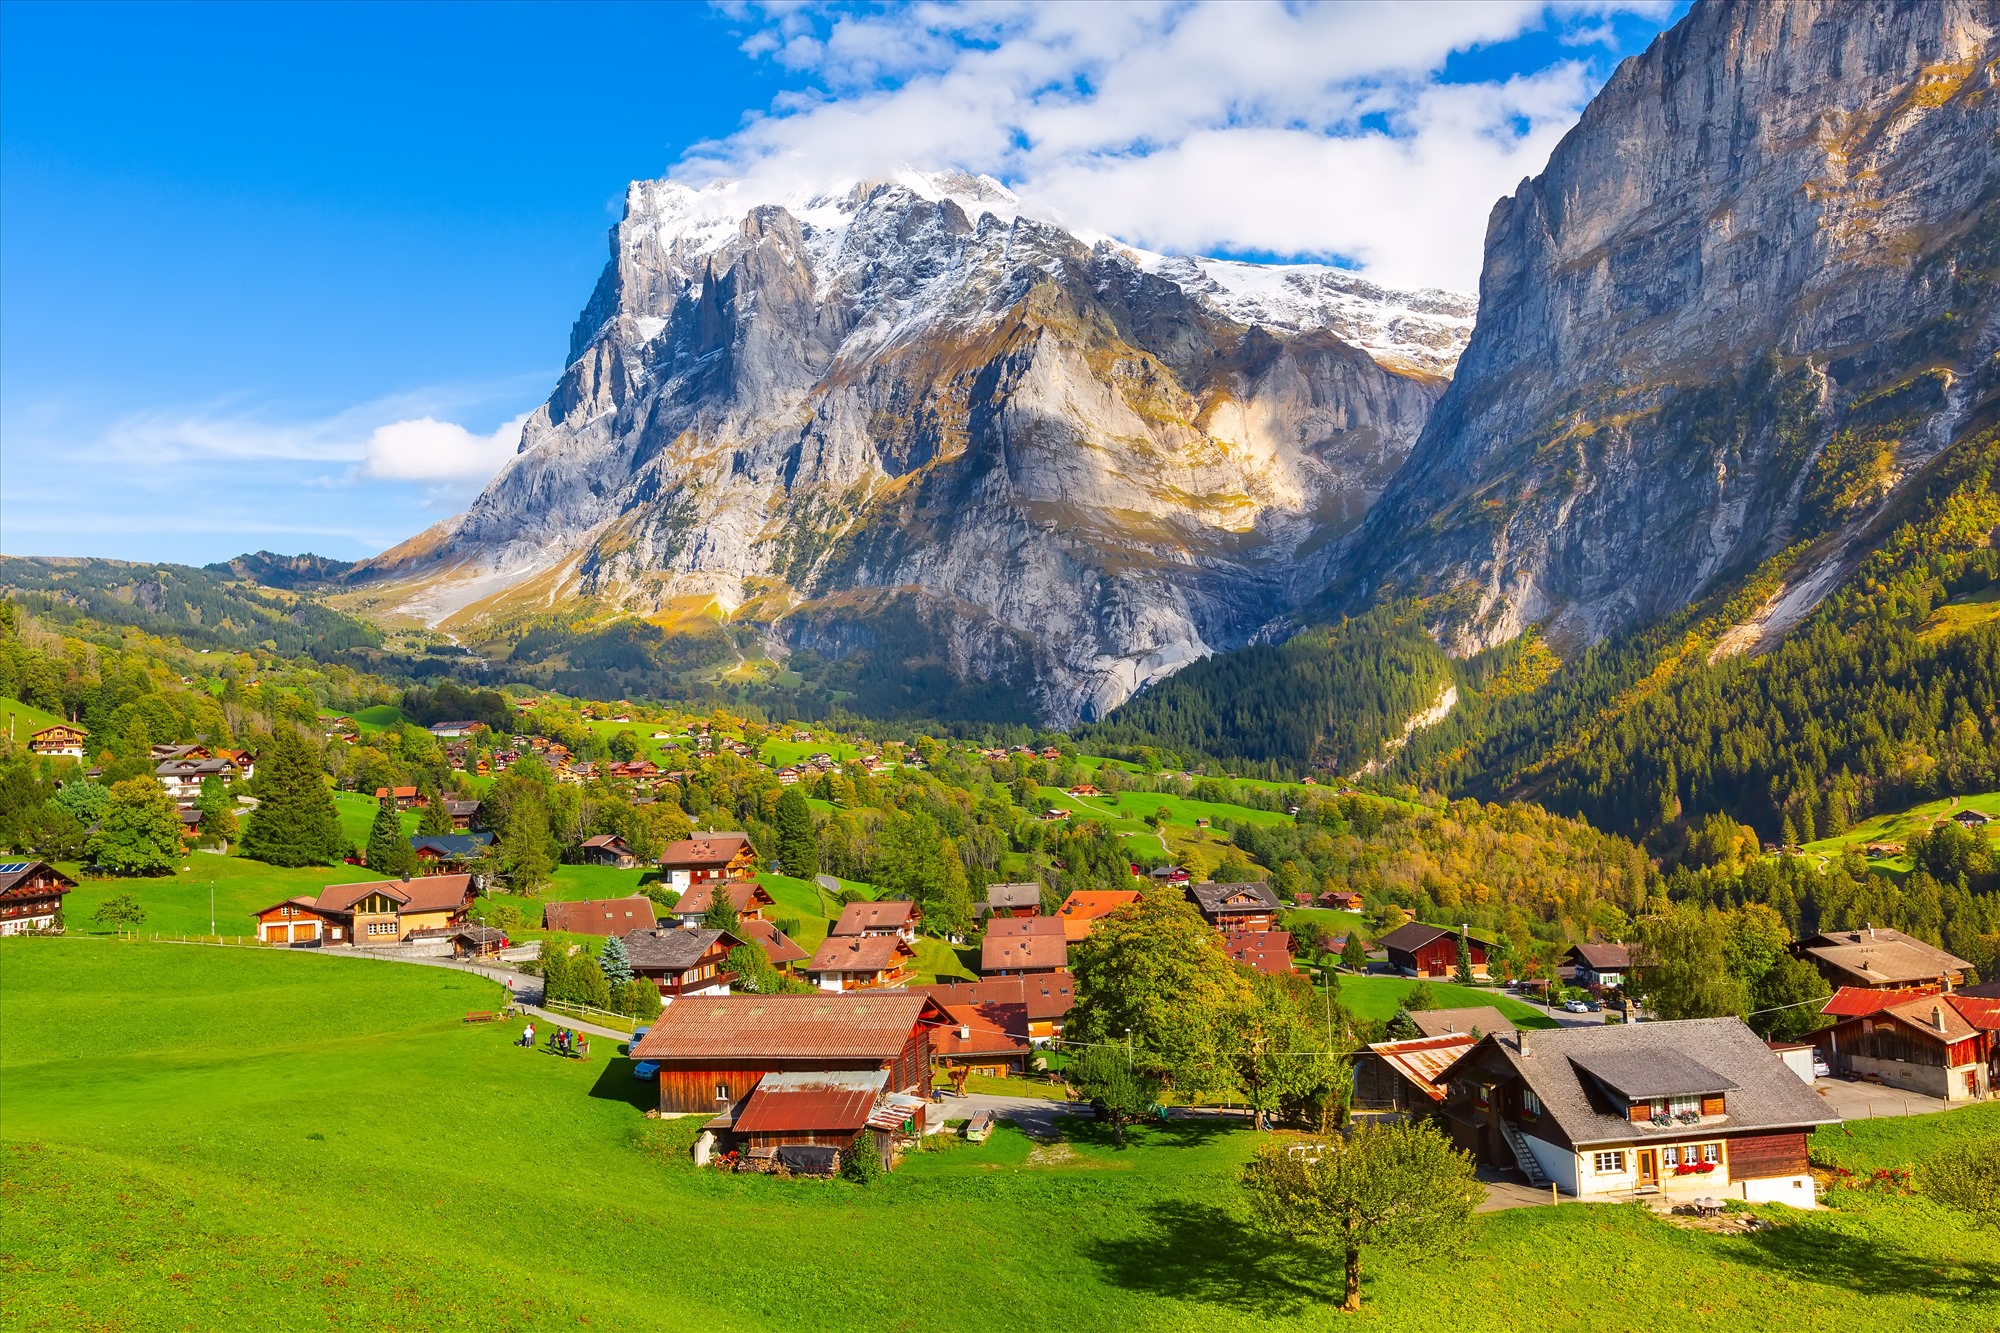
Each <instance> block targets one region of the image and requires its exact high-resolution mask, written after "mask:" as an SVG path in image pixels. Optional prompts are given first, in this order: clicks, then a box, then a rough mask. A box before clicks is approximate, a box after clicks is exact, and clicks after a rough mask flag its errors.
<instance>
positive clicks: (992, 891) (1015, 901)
mask: <svg viewBox="0 0 2000 1333" xmlns="http://www.w3.org/2000/svg"><path fill="white" fill-rule="evenodd" d="M986 901H987V903H988V904H989V905H991V906H993V907H1040V906H1041V905H1042V886H1041V885H1039V884H989V885H987V886H986Z"/></svg>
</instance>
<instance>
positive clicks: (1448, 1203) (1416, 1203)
mask: <svg viewBox="0 0 2000 1333" xmlns="http://www.w3.org/2000/svg"><path fill="white" fill-rule="evenodd" d="M1243 1184H1244V1187H1245V1189H1247V1190H1248V1191H1249V1194H1250V1205H1251V1208H1252V1210H1253V1211H1254V1212H1255V1213H1256V1216H1257V1220H1258V1221H1259V1222H1260V1223H1262V1224H1263V1225H1264V1227H1265V1228H1266V1229H1268V1230H1270V1231H1272V1232H1275V1233H1276V1234H1278V1235H1280V1236H1285V1237H1288V1238H1290V1239H1292V1240H1295V1241H1299V1242H1303V1243H1305V1244H1308V1245H1317V1246H1319V1247H1321V1248H1323V1249H1326V1250H1329V1251H1331V1252H1333V1253H1335V1254H1338V1255H1340V1256H1341V1257H1342V1258H1344V1259H1345V1261H1346V1267H1347V1288H1346V1295H1345V1297H1344V1298H1343V1299H1342V1301H1341V1303H1340V1308H1341V1309H1343V1310H1348V1311H1354V1310H1359V1309H1360V1308H1361V1251H1362V1248H1363V1247H1364V1246H1371V1245H1373V1246H1382V1247H1386V1248H1391V1249H1399V1248H1415V1247H1422V1248H1424V1249H1426V1250H1430V1249H1435V1248H1437V1247H1440V1246H1447V1245H1450V1244H1452V1243H1453V1242H1455V1241H1457V1240H1459V1239H1460V1238H1462V1237H1463V1236H1464V1235H1465V1233H1466V1231H1467V1230H1468V1228H1469V1227H1470V1226H1471V1222H1472V1210H1473V1209H1474V1208H1475V1207H1477V1206H1478V1205H1479V1201H1480V1200H1481V1199H1483V1198H1485V1197H1486V1187H1485V1186H1484V1185H1481V1184H1480V1183H1479V1181H1478V1180H1477V1179H1476V1178H1475V1177H1474V1176H1473V1170H1472V1158H1471V1157H1470V1156H1468V1155H1467V1154H1465V1153H1462V1152H1459V1151H1458V1150H1457V1149H1455V1148H1453V1147H1452V1146H1451V1144H1450V1142H1449V1141H1448V1140H1446V1139H1445V1137H1444V1136H1443V1135H1441V1134H1439V1133H1438V1132H1437V1131H1436V1130H1434V1129H1432V1128H1431V1127H1430V1126H1428V1125H1420V1124H1396V1125H1383V1126H1378V1125H1372V1124H1360V1125H1356V1126H1355V1128H1354V1131H1353V1133H1352V1134H1351V1135H1350V1136H1349V1137H1348V1138H1347V1139H1346V1140H1345V1141H1341V1140H1338V1139H1336V1140H1335V1141H1333V1142H1332V1143H1329V1144H1326V1145H1325V1146H1324V1147H1320V1146H1319V1145H1306V1144H1302V1143H1296V1142H1294V1143H1286V1142H1277V1143H1271V1144H1267V1145H1266V1146H1265V1147H1264V1148H1263V1149H1262V1150H1260V1151H1259V1152H1258V1154H1257V1156H1256V1157H1255V1158H1254V1159H1252V1161H1251V1162H1250V1164H1249V1165H1248V1166H1247V1167H1245V1168H1244V1170H1243Z"/></svg>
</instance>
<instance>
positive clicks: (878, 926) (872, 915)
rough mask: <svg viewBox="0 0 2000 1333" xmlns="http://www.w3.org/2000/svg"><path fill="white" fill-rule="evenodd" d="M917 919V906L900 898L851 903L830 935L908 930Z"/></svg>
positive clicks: (835, 923) (844, 908)
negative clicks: (865, 931) (866, 931)
mask: <svg viewBox="0 0 2000 1333" xmlns="http://www.w3.org/2000/svg"><path fill="white" fill-rule="evenodd" d="M916 919H917V905H916V904H915V903H913V902H906V901H904V900H902V899H898V898H884V899H882V900H881V901H880V902H857V903H849V904H848V905H847V906H845V907H843V908H841V909H840V920H838V921H836V922H834V923H833V929H832V930H830V931H828V932H827V934H829V935H859V934H860V933H861V932H863V931H864V930H907V929H909V927H910V926H911V925H913V924H914V923H915V922H916Z"/></svg>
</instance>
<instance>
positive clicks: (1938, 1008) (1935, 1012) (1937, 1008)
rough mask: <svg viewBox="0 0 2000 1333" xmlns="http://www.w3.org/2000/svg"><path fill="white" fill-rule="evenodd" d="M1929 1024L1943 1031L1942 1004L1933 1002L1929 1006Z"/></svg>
mask: <svg viewBox="0 0 2000 1333" xmlns="http://www.w3.org/2000/svg"><path fill="white" fill-rule="evenodd" d="M1931 1026H1932V1027H1934V1028H1936V1029H1937V1030H1938V1031H1939V1032H1943V1031H1944V1030H1945V1027H1944V1007H1943V1006H1942V1005H1936V1004H1934V1005H1932V1006H1931Z"/></svg>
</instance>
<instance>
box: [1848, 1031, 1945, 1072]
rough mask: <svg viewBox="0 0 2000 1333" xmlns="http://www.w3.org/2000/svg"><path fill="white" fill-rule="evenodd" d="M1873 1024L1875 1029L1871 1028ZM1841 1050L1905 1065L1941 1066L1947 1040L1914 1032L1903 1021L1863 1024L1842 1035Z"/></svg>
mask: <svg viewBox="0 0 2000 1333" xmlns="http://www.w3.org/2000/svg"><path fill="white" fill-rule="evenodd" d="M1870 1027H1872V1028H1873V1029H1874V1031H1872V1032H1871V1031H1869V1030H1868V1029H1869V1028H1870ZM1840 1049H1841V1052H1842V1053H1843V1054H1846V1055H1859V1056H1865V1057H1867V1058H1869V1059H1873V1060H1900V1061H1901V1062H1902V1063H1904V1064H1906V1065H1934V1066H1942V1065H1943V1064H1944V1062H1945V1047H1944V1042H1943V1041H1941V1040H1938V1039H1935V1038H1931V1037H1925V1036H1922V1035H1920V1034H1918V1033H1916V1032H1913V1031H1911V1030H1910V1029H1909V1028H1908V1027H1905V1026H1904V1025H1903V1024H1901V1023H1897V1022H1876V1023H1872V1024H1871V1023H1860V1024H1857V1025H1855V1027H1854V1028H1853V1029H1852V1030H1851V1031H1848V1032H1844V1033H1842V1035H1841V1041H1840Z"/></svg>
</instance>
